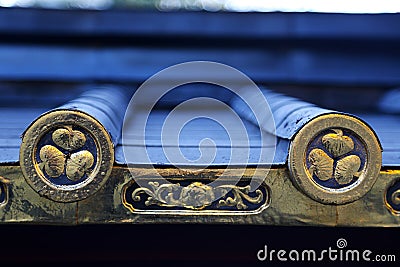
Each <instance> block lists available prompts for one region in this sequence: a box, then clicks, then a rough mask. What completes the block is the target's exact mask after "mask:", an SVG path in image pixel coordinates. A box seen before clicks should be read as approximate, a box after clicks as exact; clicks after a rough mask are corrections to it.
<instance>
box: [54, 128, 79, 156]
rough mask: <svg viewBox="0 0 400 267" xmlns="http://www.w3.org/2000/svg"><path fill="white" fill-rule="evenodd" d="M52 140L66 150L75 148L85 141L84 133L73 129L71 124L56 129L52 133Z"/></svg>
mask: <svg viewBox="0 0 400 267" xmlns="http://www.w3.org/2000/svg"><path fill="white" fill-rule="evenodd" d="M52 138H53V141H54V143H55V144H56V145H58V146H59V147H62V148H64V149H66V150H68V151H72V150H77V149H79V148H81V147H83V146H84V145H85V143H86V137H85V135H84V134H83V133H82V132H80V131H77V130H73V129H72V126H65V127H64V128H62V129H57V130H55V131H54V132H53V134H52Z"/></svg>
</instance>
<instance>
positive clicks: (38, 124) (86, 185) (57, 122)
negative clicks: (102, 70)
mask: <svg viewBox="0 0 400 267" xmlns="http://www.w3.org/2000/svg"><path fill="white" fill-rule="evenodd" d="M20 164H21V170H22V173H23V175H24V177H25V178H26V181H27V183H28V184H29V185H30V186H31V187H32V188H33V189H34V190H35V191H36V192H38V193H39V194H40V195H41V196H44V197H47V198H49V199H52V200H55V201H60V202H72V201H78V200H81V199H84V198H87V197H89V196H90V195H93V194H94V193H95V192H96V191H97V190H98V189H99V188H101V186H102V185H104V183H105V182H106V181H107V179H108V177H109V175H110V173H111V171H112V166H113V164H114V145H113V143H112V141H111V137H110V135H109V133H108V132H107V131H106V129H105V128H104V127H103V125H102V124H100V123H99V122H98V121H97V120H96V119H95V118H93V117H92V116H90V115H88V114H86V113H84V112H80V111H71V110H55V111H50V112H48V113H46V114H44V115H42V116H41V117H39V118H38V119H37V120H36V121H34V122H33V123H32V124H31V125H30V126H29V127H28V129H27V130H26V132H25V133H24V135H23V139H22V144H21V147H20Z"/></svg>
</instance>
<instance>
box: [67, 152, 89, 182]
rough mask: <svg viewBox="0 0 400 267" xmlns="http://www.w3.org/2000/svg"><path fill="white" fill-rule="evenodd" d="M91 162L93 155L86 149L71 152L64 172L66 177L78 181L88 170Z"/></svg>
mask: <svg viewBox="0 0 400 267" xmlns="http://www.w3.org/2000/svg"><path fill="white" fill-rule="evenodd" d="M93 164H94V157H93V155H92V153H90V152H89V151H87V150H83V151H79V152H77V153H74V154H72V155H71V157H70V158H69V159H68V160H67V168H66V174H67V177H68V179H70V180H72V181H78V180H79V179H81V178H82V177H83V176H84V175H85V173H87V172H88V171H89V169H90V168H91V167H92V166H93Z"/></svg>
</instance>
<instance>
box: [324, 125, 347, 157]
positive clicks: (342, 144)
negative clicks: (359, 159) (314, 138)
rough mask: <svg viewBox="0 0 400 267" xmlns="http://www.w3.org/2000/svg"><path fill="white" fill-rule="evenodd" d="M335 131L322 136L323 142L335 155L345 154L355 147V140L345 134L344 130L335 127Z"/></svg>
mask: <svg viewBox="0 0 400 267" xmlns="http://www.w3.org/2000/svg"><path fill="white" fill-rule="evenodd" d="M333 131H334V132H335V133H329V134H326V135H324V136H323V137H322V144H323V145H324V147H325V148H326V149H327V150H328V151H329V153H330V154H331V155H332V156H333V157H334V158H337V157H340V156H343V155H344V154H346V153H349V152H350V151H352V150H353V149H354V142H353V140H352V139H351V138H350V137H348V136H345V135H343V131H342V130H340V129H333Z"/></svg>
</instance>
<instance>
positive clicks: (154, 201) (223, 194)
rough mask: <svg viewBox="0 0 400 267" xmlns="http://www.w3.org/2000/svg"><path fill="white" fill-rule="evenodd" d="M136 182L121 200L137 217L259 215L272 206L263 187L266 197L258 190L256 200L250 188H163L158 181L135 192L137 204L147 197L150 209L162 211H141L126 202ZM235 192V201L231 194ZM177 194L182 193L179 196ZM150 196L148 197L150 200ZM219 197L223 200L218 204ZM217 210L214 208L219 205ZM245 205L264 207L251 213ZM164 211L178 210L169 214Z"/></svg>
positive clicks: (169, 185) (176, 185)
mask: <svg viewBox="0 0 400 267" xmlns="http://www.w3.org/2000/svg"><path fill="white" fill-rule="evenodd" d="M134 184H135V182H134V181H133V180H131V181H129V182H128V183H126V184H125V185H124V186H123V189H122V194H121V199H122V204H123V205H124V207H125V208H127V209H128V210H130V211H131V212H133V213H140V214H160V215H162V214H175V215H207V214H208V215H209V214H218V215H244V214H257V213H260V212H262V211H263V210H265V209H266V208H267V207H268V206H269V205H270V202H271V191H270V188H269V187H268V186H267V185H266V184H265V183H262V185H261V186H262V187H263V188H264V189H265V193H264V192H263V191H262V190H260V189H256V190H255V191H254V192H255V194H256V196H253V197H252V196H250V195H249V192H250V185H246V186H237V185H231V184H221V185H219V186H215V187H211V186H209V185H207V184H204V183H202V182H191V183H190V184H189V185H188V186H185V187H181V186H180V184H179V183H167V184H160V183H158V182H157V181H151V182H148V184H149V187H138V188H136V189H135V190H134V191H133V192H132V200H133V202H136V201H140V200H141V197H146V201H145V203H146V204H145V205H146V206H151V205H154V206H158V207H160V209H157V210H151V209H148V210H147V209H138V208H137V207H135V206H134V205H133V204H132V203H129V201H128V200H127V198H126V194H127V189H128V188H129V187H130V186H132V185H134ZM229 192H232V195H233V197H231V196H228V195H227V194H228V193H229ZM175 193H178V195H177V196H175ZM146 195H147V196H146ZM215 195H218V196H220V198H219V199H217V200H215V201H214V199H215ZM215 202H216V205H215V208H214V209H206V208H210V206H211V205H212V204H215ZM245 202H248V203H251V204H261V203H263V204H261V205H260V206H259V207H257V208H256V209H253V210H251V209H249V207H248V206H247V205H246V204H245ZM224 207H233V208H234V209H235V210H224V209H223V208H224ZM164 208H177V209H176V210H168V209H164Z"/></svg>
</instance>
